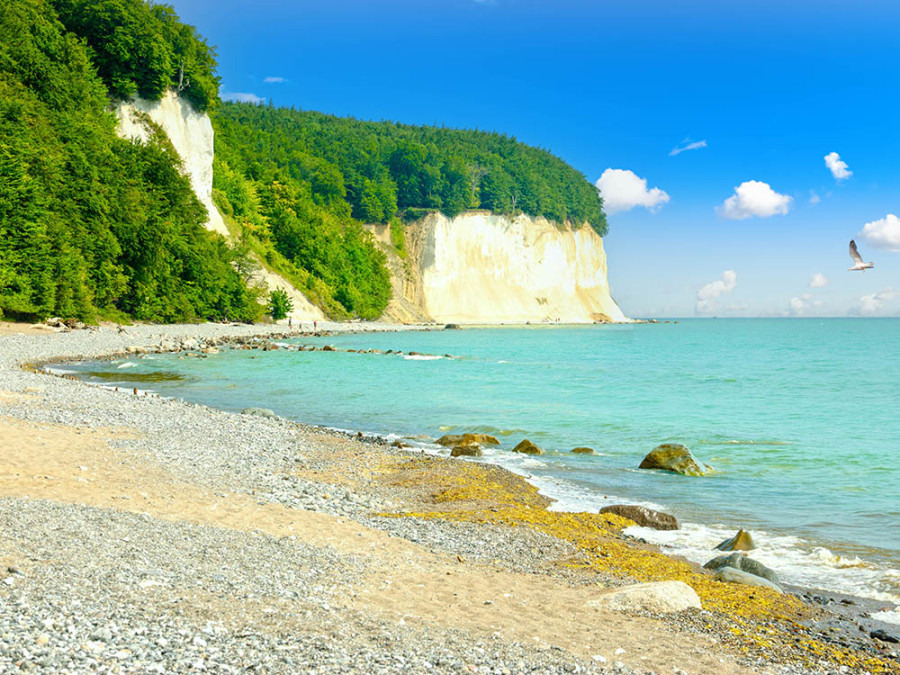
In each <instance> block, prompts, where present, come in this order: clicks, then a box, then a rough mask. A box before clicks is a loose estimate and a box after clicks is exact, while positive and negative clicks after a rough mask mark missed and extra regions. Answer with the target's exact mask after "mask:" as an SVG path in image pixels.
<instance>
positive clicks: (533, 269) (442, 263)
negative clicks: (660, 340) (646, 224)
mask: <svg viewBox="0 0 900 675" xmlns="http://www.w3.org/2000/svg"><path fill="white" fill-rule="evenodd" d="M382 229H383V228H381V227H377V228H373V230H374V233H375V235H376V238H377V239H378V240H379V241H380V242H382V245H383V246H384V247H385V250H386V251H390V249H389V248H388V246H387V245H386V241H387V240H386V238H385V237H386V232H383V231H381V230H382ZM406 243H407V250H408V252H409V257H408V259H407V260H406V261H400V260H399V259H397V257H396V255H394V256H393V259H392V264H391V269H392V273H393V276H394V299H393V300H392V301H391V304H390V306H389V307H388V309H387V310H386V312H385V316H386V317H387V318H390V319H392V320H396V321H402V322H410V321H422V320H434V321H439V322H443V323H468V324H493V323H525V322H532V323H535V322H557V321H558V322H560V323H591V322H597V321H601V322H607V321H611V322H623V321H628V319H627V318H626V317H625V315H624V314H623V313H622V310H621V309H619V307H618V305H617V304H616V303H615V301H614V300H613V299H612V298H611V297H610V293H609V283H608V281H607V266H606V253H605V251H604V249H603V239H602V238H601V237H600V235H599V234H597V232H596V231H595V230H594V229H592V228H590V227H587V226H585V227H581V228H577V229H575V228H572V227H568V226H564V227H561V226H557V225H554V224H553V223H551V222H549V221H548V220H546V219H544V218H532V217H529V216H518V217H515V218H511V217H508V216H499V215H491V214H490V213H487V212H484V211H470V212H467V213H463V214H461V215H459V216H457V217H455V218H448V217H446V216H444V215H441V214H431V215H429V216H427V217H426V218H424V219H422V220H420V221H417V222H415V223H413V224H411V225H409V226H407V228H406Z"/></svg>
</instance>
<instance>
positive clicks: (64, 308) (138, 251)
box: [0, 0, 259, 321]
mask: <svg viewBox="0 0 900 675" xmlns="http://www.w3.org/2000/svg"><path fill="white" fill-rule="evenodd" d="M97 4H98V5H99V4H103V3H97ZM121 4H122V5H123V6H125V5H140V6H141V7H144V5H143V3H141V2H139V1H138V0H134V1H132V2H130V3H129V2H125V1H124V0H123V1H122V2H121ZM94 56H95V54H93V53H92V52H91V51H90V50H89V49H88V48H87V47H86V46H85V44H84V42H83V41H82V40H81V39H80V37H79V36H78V35H75V34H73V33H71V32H67V31H66V29H65V27H64V26H63V24H62V23H61V22H60V21H59V20H58V19H57V18H56V15H55V12H54V10H53V8H52V7H51V6H50V4H48V2H47V1H46V0H5V2H4V3H3V6H2V8H0V311H2V312H4V313H5V314H7V315H12V316H19V317H22V318H41V317H47V316H49V315H60V316H66V317H77V318H80V319H84V320H93V319H96V318H102V317H103V316H121V315H122V314H123V313H124V314H128V315H131V316H133V317H135V318H138V319H144V320H153V321H185V320H198V319H202V318H209V319H226V318H228V319H241V320H251V319H253V318H255V317H256V316H258V313H259V306H258V304H257V303H256V302H255V299H254V297H253V295H252V294H251V293H250V292H249V291H248V289H247V286H246V284H245V282H244V280H243V279H242V278H241V276H240V275H239V274H238V272H236V271H235V266H234V263H235V258H236V256H237V255H238V254H237V253H236V252H235V251H234V250H232V249H231V248H230V247H229V246H228V245H227V244H226V243H225V241H224V240H223V239H222V238H221V237H219V236H217V235H213V234H211V233H209V232H208V231H206V229H205V228H204V227H203V223H204V221H205V220H206V213H205V211H204V209H203V207H202V205H201V204H200V203H199V202H198V201H197V199H196V197H195V196H194V194H193V192H192V191H191V188H190V184H189V182H188V180H187V179H186V178H185V177H183V176H182V175H181V173H180V171H179V166H180V163H179V160H178V157H177V155H176V154H175V152H174V150H173V149H172V147H171V145H170V144H169V142H168V139H166V138H165V137H164V136H162V135H161V134H156V135H155V136H154V138H153V139H152V140H151V141H150V142H149V143H148V144H146V145H141V144H137V143H132V142H131V141H126V140H123V139H120V138H118V137H117V136H116V134H115V118H114V116H113V115H112V114H111V113H110V112H109V111H108V109H107V103H108V96H107V95H108V91H107V88H106V87H105V86H104V83H103V81H102V80H101V79H100V78H99V77H98V75H97V72H96V68H95V66H94V63H93V61H92V58H93V57H94Z"/></svg>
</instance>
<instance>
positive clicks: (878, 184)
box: [174, 0, 900, 316]
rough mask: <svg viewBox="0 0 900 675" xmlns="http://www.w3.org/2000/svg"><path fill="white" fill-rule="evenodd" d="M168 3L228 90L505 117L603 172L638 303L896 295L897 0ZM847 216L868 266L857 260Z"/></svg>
mask: <svg viewBox="0 0 900 675" xmlns="http://www.w3.org/2000/svg"><path fill="white" fill-rule="evenodd" d="M174 6H175V8H176V10H177V11H178V13H179V14H180V15H181V17H182V18H183V19H184V20H185V21H187V22H189V23H192V24H194V25H195V26H197V27H198V29H199V30H200V32H201V33H202V34H203V35H205V36H206V37H207V39H208V40H209V41H210V42H211V43H213V44H215V45H217V48H218V52H219V64H220V68H219V72H220V75H221V76H222V81H223V90H224V94H225V95H230V96H233V97H249V96H254V97H258V98H261V99H270V100H272V101H273V102H274V103H275V104H276V105H295V106H297V107H300V108H303V109H307V110H321V111H324V112H328V113H332V114H338V115H353V116H355V117H361V118H366V119H391V120H397V121H402V122H408V123H423V124H435V123H437V124H445V125H447V126H453V127H465V128H480V129H488V130H497V131H502V132H505V133H509V134H511V135H513V136H515V137H516V138H518V139H519V140H521V141H524V142H527V143H530V144H533V145H538V146H541V147H545V148H548V149H549V150H551V151H553V152H554V153H556V154H557V155H559V156H560V157H562V158H563V159H565V160H566V161H567V162H569V163H570V164H572V165H573V166H575V167H576V168H577V169H579V170H580V171H581V172H583V173H584V174H585V176H587V178H588V179H589V180H590V181H591V182H595V181H597V180H598V179H600V178H601V176H604V179H603V182H602V183H601V187H602V188H603V192H604V194H605V196H606V197H607V203H608V205H609V206H610V208H609V209H608V210H609V211H610V215H609V223H610V233H609V235H608V237H607V238H606V246H607V251H608V254H609V270H610V284H611V287H612V292H613V296H614V297H615V298H616V299H617V300H618V301H619V304H620V305H621V306H622V308H623V310H624V311H625V312H626V313H627V314H629V315H630V316H713V315H715V316H779V315H802V316H819V315H821V316H845V315H848V314H850V315H855V314H861V315H895V314H898V313H900V220H897V218H896V215H897V214H900V162H898V157H900V123H898V122H900V114H898V111H900V76H898V72H900V70H898V65H900V48H898V41H897V39H896V35H897V33H898V29H900V3H894V2H881V1H867V0H856V1H851V0H846V1H845V0H817V1H816V2H815V3H813V2H807V1H805V0H800V1H794V2H787V1H785V0H780V1H779V2H774V1H771V0H756V1H755V2H752V3H732V2H721V1H720V2H700V1H696V2H693V1H691V0H682V1H680V2H671V1H670V0H631V1H630V2H627V3H625V2H607V1H605V0H590V1H589V0H581V1H578V0H555V1H550V0H481V1H478V0H317V1H315V2H313V1H307V0H292V1H288V0H283V1H281V2H278V1H275V0H258V1H257V2H254V3H252V4H250V3H247V2H245V1H241V2H238V1H237V0H215V1H213V0H176V1H175V2H174ZM267 80H268V81H267ZM691 145H695V146H698V147H694V148H693V149H687V150H684V151H683V152H676V153H674V154H673V152H672V151H673V150H676V149H678V148H684V147H688V146H691ZM831 153H837V157H835V156H834V155H831ZM826 156H831V157H832V158H833V159H832V161H831V168H829V166H826V161H825V158H826ZM608 169H612V170H613V171H611V172H609V173H606V174H605V175H604V172H606V171H607V170H608ZM629 172H630V173H629ZM642 180H644V181H646V185H644V184H643V183H641V181H642ZM654 189H655V190H656V191H654ZM613 205H615V206H616V208H613ZM867 224H871V225H869V226H868V228H867V230H866V232H865V236H860V235H862V234H863V230H864V228H866V226H867ZM851 237H856V239H857V243H858V244H859V247H860V250H861V252H862V254H863V257H864V258H865V259H866V260H872V261H874V262H875V269H874V270H870V271H868V272H866V273H865V274H861V273H858V272H854V273H852V274H850V273H848V272H847V271H846V270H847V267H849V266H850V264H851V261H850V257H849V255H848V252H847V244H848V242H849V240H850V238H851ZM892 249H893V250H892ZM814 275H821V277H815V280H814ZM823 284H824V285H823Z"/></svg>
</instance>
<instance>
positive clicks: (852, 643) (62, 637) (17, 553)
mask: <svg viewBox="0 0 900 675" xmlns="http://www.w3.org/2000/svg"><path fill="white" fill-rule="evenodd" d="M319 329H320V330H327V331H339V330H396V329H397V327H396V326H391V325H387V324H340V325H338V324H320V326H319ZM284 331H285V327H284V326H246V325H219V324H203V325H190V326H155V325H154V326H129V327H126V328H124V329H122V330H119V329H117V328H116V327H114V326H104V327H100V328H98V329H93V330H75V331H69V332H53V331H48V330H37V329H30V328H24V327H22V328H20V329H12V328H9V327H5V328H4V330H3V331H2V332H0V672H20V671H21V672H48V673H49V672H53V673H82V672H110V673H112V672H123V673H125V672H160V673H164V672H204V671H206V672H222V673H229V672H245V671H251V672H267V673H295V672H309V673H313V672H318V673H334V672H342V673H343V672H346V673H399V672H435V673H445V672H446V673H468V672H474V673H529V672H540V673H557V672H559V673H569V672H572V673H591V672H601V673H603V672H609V673H633V672H636V673H648V672H653V673H677V672H689V673H743V672H765V673H804V672H860V673H862V672H872V673H875V672H885V673H887V672H900V665H898V645H897V644H896V643H894V642H891V641H890V638H891V637H893V635H891V634H888V633H884V632H883V631H884V627H881V626H879V625H877V624H876V623H873V622H870V621H867V620H866V616H867V614H868V611H869V609H870V608H869V607H868V606H867V605H866V604H865V603H863V602H862V601H858V599H849V598H834V597H832V598H829V597H824V598H823V597H822V596H821V595H816V594H814V593H811V592H808V591H806V590H804V589H789V591H790V592H789V593H787V594H785V595H784V596H777V597H776V596H775V594H774V592H772V591H768V590H765V589H759V588H754V589H749V590H748V587H741V586H736V585H732V584H723V583H720V582H714V581H712V580H711V579H712V577H711V576H710V575H709V574H707V573H705V572H703V571H702V570H700V569H699V568H697V567H696V566H691V565H689V564H688V563H686V562H685V561H675V560H672V559H669V558H665V557H664V556H662V555H661V554H659V553H658V552H656V551H655V550H654V549H653V548H652V547H649V546H646V545H645V544H642V543H641V542H639V541H634V540H631V539H629V538H628V537H627V536H626V535H624V534H623V533H621V529H622V523H620V522H618V521H616V519H615V518H614V517H613V518H606V519H605V520H604V519H600V516H598V515H597V514H590V518H588V517H587V516H585V517H583V518H580V519H579V518H578V517H576V516H575V515H572V514H559V513H551V512H548V511H547V510H546V506H547V505H549V501H548V500H546V499H544V498H542V497H541V496H540V495H538V494H537V493H536V490H534V489H533V488H531V486H529V485H528V484H527V483H525V481H524V480H523V479H521V478H519V477H517V476H514V475H513V474H510V473H508V472H505V471H504V470H502V469H500V468H498V467H491V466H485V465H480V464H475V463H472V462H467V461H465V460H456V459H442V458H437V457H431V456H424V455H421V454H420V453H418V452H416V451H414V450H411V449H408V448H407V449H404V448H396V447H392V446H391V445H389V444H388V443H386V442H384V441H383V440H382V439H378V438H365V437H363V438H357V437H356V436H355V435H352V434H342V433H337V432H333V431H328V430H324V429H320V428H315V427H310V426H306V425H303V424H301V423H298V422H295V421H289V420H285V419H281V418H277V417H268V416H261V415H256V414H236V413H229V412H224V411H219V410H215V409H212V408H208V407H205V406H200V405H193V404H187V403H184V402H181V401H178V400H172V399H163V398H158V397H154V396H147V395H141V392H139V391H138V392H137V393H135V392H134V391H130V390H129V391H113V390H110V389H106V388H101V387H95V386H89V385H87V384H84V383H82V382H79V381H77V380H73V379H68V378H63V377H53V376H51V375H48V374H47V373H46V372H43V367H44V364H46V363H48V362H51V361H53V360H57V359H77V358H99V357H104V356H108V355H111V354H114V353H125V352H134V351H135V350H147V349H151V350H152V349H160V348H169V349H171V348H173V345H178V344H179V343H183V342H184V341H186V340H190V341H191V344H192V345H193V344H196V345H198V346H199V345H209V346H210V347H209V348H210V349H212V348H213V347H211V346H212V345H219V346H217V347H215V348H216V349H218V348H223V349H225V348H229V345H232V344H234V342H235V341H240V340H245V339H249V338H251V337H254V336H262V337H263V338H265V337H267V336H268V337H271V338H275V337H278V336H281V335H283V333H284ZM484 486H489V488H490V489H487V490H485V489H484ZM589 531H590V532H591V533H592V534H590V536H588V534H585V533H586V532H589ZM591 537H594V538H593V539H592V538H591ZM669 578H673V579H679V580H684V581H686V582H687V583H688V584H689V585H691V586H692V587H694V588H695V589H696V590H697V592H698V593H699V595H700V597H701V598H702V600H703V608H702V609H688V610H684V611H680V612H654V611H652V610H648V609H643V610H637V611H626V612H621V611H614V610H612V609H609V608H606V607H603V606H597V605H596V604H594V601H597V600H599V599H600V598H602V597H603V596H604V595H605V594H608V593H611V592H615V591H616V590H617V589H621V588H623V587H625V586H628V585H631V584H634V583H637V582H648V581H661V580H666V579H669ZM770 593H771V594H772V595H769V594H770ZM842 600H844V602H842ZM879 630H881V631H882V633H881V635H882V636H883V638H885V639H882V637H872V633H876V634H877V631H879Z"/></svg>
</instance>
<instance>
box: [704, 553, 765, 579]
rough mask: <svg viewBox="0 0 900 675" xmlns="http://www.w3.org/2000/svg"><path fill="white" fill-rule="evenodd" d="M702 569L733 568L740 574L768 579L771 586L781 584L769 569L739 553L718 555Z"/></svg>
mask: <svg viewBox="0 0 900 675" xmlns="http://www.w3.org/2000/svg"><path fill="white" fill-rule="evenodd" d="M704 567H705V568H706V569H708V570H719V569H722V568H723V567H733V568H734V569H736V570H740V571H741V572H747V573H748V574H753V575H755V576H757V577H762V578H763V579H768V580H769V581H771V582H772V583H773V584H780V583H781V579H779V578H778V574H776V573H775V571H774V570H771V569H769V568H768V567H766V566H765V565H763V564H762V563H761V562H758V561H756V560H753V559H752V558H748V557H747V556H745V555H744V554H743V553H740V552H735V553H732V554H731V555H720V556H719V557H717V558H713V559H712V560H710V561H709V562H708V563H706V564H705V565H704Z"/></svg>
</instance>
